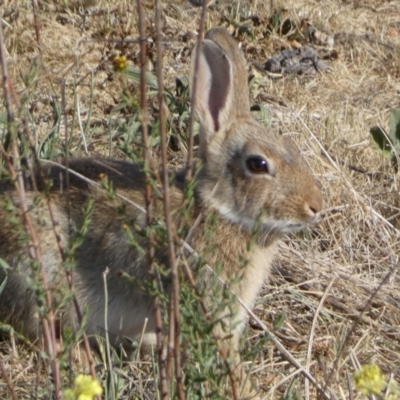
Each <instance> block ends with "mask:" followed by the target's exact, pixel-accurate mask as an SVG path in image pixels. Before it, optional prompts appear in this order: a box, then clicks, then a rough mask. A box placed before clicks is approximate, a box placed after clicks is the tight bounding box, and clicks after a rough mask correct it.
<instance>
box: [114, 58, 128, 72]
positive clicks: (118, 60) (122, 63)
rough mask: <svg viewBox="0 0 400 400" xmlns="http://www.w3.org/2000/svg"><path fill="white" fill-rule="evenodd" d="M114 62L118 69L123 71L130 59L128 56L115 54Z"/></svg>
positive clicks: (115, 67)
mask: <svg viewBox="0 0 400 400" xmlns="http://www.w3.org/2000/svg"><path fill="white" fill-rule="evenodd" d="M112 63H113V65H114V69H115V70H116V71H122V70H124V69H125V68H126V67H127V66H128V59H127V58H126V56H115V57H114V58H113V60H112Z"/></svg>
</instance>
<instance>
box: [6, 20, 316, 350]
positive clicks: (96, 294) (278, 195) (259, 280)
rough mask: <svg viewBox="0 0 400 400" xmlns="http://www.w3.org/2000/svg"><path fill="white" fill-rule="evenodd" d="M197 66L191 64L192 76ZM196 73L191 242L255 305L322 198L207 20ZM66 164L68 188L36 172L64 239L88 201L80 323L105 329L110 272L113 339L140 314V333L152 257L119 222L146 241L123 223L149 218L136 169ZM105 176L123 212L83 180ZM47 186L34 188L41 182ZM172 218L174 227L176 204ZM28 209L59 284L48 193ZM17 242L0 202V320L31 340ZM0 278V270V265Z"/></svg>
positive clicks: (58, 175)
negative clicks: (256, 105)
mask: <svg viewBox="0 0 400 400" xmlns="http://www.w3.org/2000/svg"><path fill="white" fill-rule="evenodd" d="M193 74H194V66H193V64H192V66H191V75H192V77H193ZM196 77H197V82H198V90H197V95H196V104H195V110H196V112H197V114H198V116H199V119H200V122H201V132H200V150H199V155H200V158H201V162H202V166H201V169H200V171H199V172H198V173H197V175H196V189H195V206H194V207H193V209H192V211H191V214H190V217H189V221H188V222H187V225H188V226H189V227H192V230H191V232H190V234H189V239H188V242H189V244H190V245H191V247H193V248H194V250H195V251H196V252H197V253H198V254H202V255H204V257H205V259H206V261H207V264H209V265H210V266H211V267H214V266H218V268H217V269H216V270H217V271H218V273H219V274H220V277H221V278H222V279H223V280H224V281H226V282H228V283H229V284H230V288H231V289H232V290H233V291H234V292H235V294H236V295H237V296H238V297H240V298H241V300H243V301H244V303H245V304H246V305H247V306H248V307H249V308H251V307H253V305H254V302H255V299H256V297H257V294H258V293H259V291H260V289H261V286H262V284H263V283H264V281H265V280H266V279H267V277H268V274H269V270H270V266H271V262H272V259H273V255H274V252H275V243H276V240H277V239H279V238H280V237H281V236H282V235H283V234H285V233H286V232H290V231H293V230H297V229H299V228H302V227H304V226H305V225H307V224H308V223H315V222H316V221H317V220H318V216H319V213H320V211H321V209H322V197H321V194H320V191H319V190H318V188H317V187H316V184H315V181H314V178H313V177H312V174H311V172H310V171H309V168H308V167H307V166H306V165H305V163H304V162H303V160H302V158H301V156H300V154H299V152H298V151H297V149H296V147H295V146H294V144H293V143H292V142H291V141H290V140H289V139H287V138H285V137H282V136H280V135H277V134H273V133H271V132H269V131H268V130H267V129H266V128H265V127H264V126H263V125H261V124H260V123H258V122H256V121H254V120H253V119H252V118H251V115H250V102H249V98H248V86H247V70H246V62H245V59H244V57H243V55H242V53H241V52H240V50H239V48H238V46H237V44H236V42H235V40H234V39H233V38H232V37H231V36H230V35H229V34H228V33H227V32H226V31H225V30H223V29H221V28H215V29H212V30H211V31H209V32H208V33H207V35H206V38H205V40H204V42H203V44H202V48H201V51H200V63H199V69H198V72H197V75H196ZM68 168H69V169H70V170H71V172H70V173H69V189H68V190H67V179H66V172H65V167H63V166H53V167H45V168H44V172H45V175H46V176H48V177H49V179H50V180H51V181H52V182H53V185H52V189H51V192H50V197H51V198H52V202H51V203H52V207H53V210H54V215H55V219H56V221H57V222H58V225H59V226H58V227H57V230H58V231H59V232H60V235H61V239H62V243H63V245H64V246H65V247H66V248H68V245H69V243H70V242H71V229H70V227H71V226H72V227H74V228H77V229H79V228H80V226H81V224H82V221H83V215H84V213H83V207H84V205H85V204H86V203H87V202H88V201H89V200H93V201H94V205H93V212H92V215H91V217H90V224H89V227H88V231H87V233H86V234H85V236H84V239H83V242H82V243H81V244H80V246H79V247H78V248H77V249H76V251H75V261H76V266H75V267H74V269H73V289H74V293H75V294H76V295H77V298H78V302H79V304H80V307H81V309H82V310H86V312H87V325H86V330H87V332H88V333H89V334H98V335H104V333H105V329H106V324H105V284H104V277H103V274H104V272H105V271H106V270H107V271H108V272H107V274H106V282H107V284H106V287H107V296H108V303H107V309H108V310H107V311H108V312H107V328H108V329H107V331H108V334H109V336H110V339H111V340H112V341H113V342H114V343H115V344H117V343H119V342H120V341H121V340H122V339H123V338H124V337H129V338H137V337H138V336H140V334H141V333H142V330H143V326H144V324H145V320H146V319H148V324H147V332H149V333H151V332H154V322H153V307H152V299H151V297H150V295H148V294H146V292H145V291H144V290H143V289H141V288H140V285H139V284H138V282H139V283H140V282H144V281H146V279H148V278H149V266H148V264H147V262H146V257H145V255H144V253H143V252H139V251H138V250H137V247H136V246H134V245H133V244H132V242H130V239H129V234H128V232H129V230H128V229H127V227H126V226H128V228H129V229H130V230H131V232H132V234H133V235H135V240H136V241H138V242H139V243H140V244H141V245H142V246H143V247H146V243H145V241H144V239H143V236H141V235H139V234H135V232H134V230H132V229H131V228H132V226H133V224H132V221H135V224H136V225H137V226H139V227H144V226H145V222H146V216H145V213H144V212H143V209H144V204H145V197H144V186H145V184H144V182H145V178H144V174H143V172H142V171H141V170H140V168H139V167H138V166H137V165H135V164H132V163H129V162H124V161H116V160H101V159H91V158H86V159H76V160H70V161H69V165H68ZM73 171H75V172H73ZM76 173H77V174H76ZM81 175H82V176H84V177H86V178H88V179H89V181H88V180H87V179H83V178H82V176H81ZM105 176H107V177H108V180H109V181H110V182H112V183H113V187H114V188H115V191H116V193H117V195H118V196H119V197H118V198H117V202H118V204H119V205H120V206H121V205H123V206H124V207H125V210H124V212H123V213H118V212H117V211H116V207H117V205H118V204H116V201H112V200H110V199H109V197H107V195H106V193H105V190H104V189H103V188H101V187H99V185H96V184H94V183H90V180H91V181H99V179H100V178H104V177H105ZM39 181H40V180H39ZM39 183H40V182H39ZM26 186H27V188H28V189H27V195H26V197H27V202H28V206H32V204H33V203H34V198H35V192H34V191H33V185H32V181H31V180H30V179H27V181H26ZM43 189H44V188H40V187H39V191H40V190H43ZM0 192H1V193H5V198H11V199H12V201H13V202H14V205H16V206H18V199H17V196H16V194H15V190H14V189H13V187H11V185H10V184H6V183H4V182H3V183H0ZM3 198H4V197H3ZM182 201H183V192H182V182H179V180H176V181H175V183H174V184H173V185H172V187H171V194H170V202H171V209H172V210H177V209H178V208H179V207H180V206H181V204H182ZM132 203H135V204H136V206H135V205H133V204H132ZM137 206H139V207H137ZM159 208H160V209H157V207H156V211H155V212H156V217H157V218H162V212H161V207H159ZM16 209H18V207H17V208H16ZM173 215H174V217H173V218H174V219H175V223H176V224H178V225H179V221H178V218H179V213H177V212H174V214H173ZM30 216H31V218H32V220H33V222H34V227H35V231H36V233H37V235H38V239H39V243H40V248H41V253H42V255H43V265H44V267H45V270H46V275H47V278H48V280H49V282H50V286H51V288H52V289H53V290H54V291H57V290H58V288H59V287H62V286H65V281H66V278H65V271H64V270H63V268H61V267H60V264H61V257H60V253H59V248H58V245H57V242H56V240H55V235H54V231H53V226H52V225H53V224H52V221H51V218H50V215H49V211H48V207H47V204H46V202H45V201H44V200H42V201H41V202H39V204H38V205H36V206H35V207H32V210H31V211H30ZM19 239H20V238H19V237H18V234H17V233H16V230H15V227H14V225H13V224H12V222H10V212H9V211H6V209H5V207H0V258H3V259H4V260H6V262H7V263H8V264H9V265H10V266H11V269H10V270H9V271H8V273H7V274H8V277H7V279H8V280H7V282H6V285H5V287H4V290H3V292H2V293H1V294H0V318H1V319H2V320H6V321H8V322H10V323H12V324H13V325H14V326H22V327H23V328H24V329H25V332H26V333H28V334H29V335H30V336H31V337H36V335H37V331H38V326H40V324H39V321H38V317H37V312H36V309H37V300H36V298H35V295H34V290H33V289H32V288H31V289H30V287H31V285H30V282H29V280H28V279H27V277H29V276H30V275H31V261H30V259H29V257H28V253H29V246H28V241H25V242H23V241H21V240H19ZM166 254H167V252H166V250H165V251H163V250H162V249H160V250H157V252H156V257H157V260H158V262H159V263H161V264H165V265H168V262H167V255H166ZM121 272H124V273H125V275H129V276H131V277H133V278H134V279H135V280H136V282H132V281H131V280H129V279H127V278H126V276H123V274H121ZM211 275H212V274H202V275H201V277H200V278H199V277H197V284H198V285H199V287H200V286H201V287H205V288H206V294H207V293H208V294H209V295H208V294H207V295H206V296H205V299H206V301H205V302H206V306H212V304H211V303H212V293H213V291H214V290H215V288H214V287H213V285H217V284H218V282H216V281H215V279H214V278H212V277H211ZM2 276H3V277H4V276H5V273H2V272H1V269H0V277H2ZM199 280H200V281H199ZM207 290H208V291H209V292H207ZM234 308H235V309H236V311H237V313H236V316H235V317H233V319H228V321H230V322H232V324H230V326H228V329H232V330H233V337H232V341H231V343H229V342H228V343H227V348H228V349H229V351H234V352H235V351H236V349H237V344H238V338H239V335H240V332H241V330H242V328H243V326H244V323H245V320H246V312H245V311H244V309H243V308H242V307H239V306H237V307H234ZM224 317H226V315H225V313H224ZM63 320H64V324H67V325H75V324H76V317H75V312H74V309H73V308H72V306H71V307H70V308H69V309H67V310H66V311H65V314H64V315H63ZM216 333H217V334H219V333H220V332H216Z"/></svg>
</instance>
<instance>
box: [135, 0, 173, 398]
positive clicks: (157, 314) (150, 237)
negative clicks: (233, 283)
mask: <svg viewBox="0 0 400 400" xmlns="http://www.w3.org/2000/svg"><path fill="white" fill-rule="evenodd" d="M137 10H138V23H139V36H140V107H141V123H142V124H141V130H142V144H143V161H144V165H143V169H144V172H145V174H146V186H145V208H146V225H147V228H148V229H147V232H148V233H147V242H148V243H147V244H148V246H147V250H146V256H147V263H148V265H149V270H150V276H151V277H152V278H153V279H154V281H155V283H156V284H157V286H158V287H159V285H158V274H157V269H156V268H157V267H156V265H155V262H154V232H153V230H152V229H151V225H152V222H153V201H152V197H153V189H152V186H151V182H150V178H151V171H150V156H151V151H150V146H149V141H148V132H147V91H146V50H147V49H146V44H147V41H146V38H145V27H144V15H143V5H142V1H141V0H137ZM153 309H154V324H155V329H156V338H157V348H156V351H157V356H158V357H157V358H158V364H159V372H160V383H159V389H160V392H161V399H168V392H169V385H168V380H167V375H166V366H165V358H164V356H163V341H162V332H163V329H162V318H161V309H160V299H159V297H158V296H157V295H155V296H154V298H153Z"/></svg>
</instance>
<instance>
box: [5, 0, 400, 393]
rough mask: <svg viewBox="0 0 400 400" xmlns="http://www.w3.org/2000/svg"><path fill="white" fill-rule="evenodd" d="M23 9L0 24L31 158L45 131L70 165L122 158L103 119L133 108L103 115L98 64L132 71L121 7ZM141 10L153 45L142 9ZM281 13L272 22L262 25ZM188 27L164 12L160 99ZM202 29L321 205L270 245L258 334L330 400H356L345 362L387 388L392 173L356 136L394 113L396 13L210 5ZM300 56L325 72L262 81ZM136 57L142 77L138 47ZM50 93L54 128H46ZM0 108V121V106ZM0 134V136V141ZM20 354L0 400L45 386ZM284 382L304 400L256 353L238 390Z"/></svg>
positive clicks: (366, 7)
mask: <svg viewBox="0 0 400 400" xmlns="http://www.w3.org/2000/svg"><path fill="white" fill-rule="evenodd" d="M35 3H36V2H35V1H33V2H32V3H30V2H23V1H19V0H18V1H14V2H7V1H5V2H4V0H3V4H2V8H3V17H2V18H3V21H4V22H3V30H4V36H5V48H6V51H7V64H8V69H9V75H10V79H11V82H12V85H13V93H14V94H15V97H16V98H14V99H13V101H14V104H19V105H20V106H21V107H24V108H27V109H29V115H30V117H31V120H30V121H29V124H30V126H31V129H32V132H33V133H34V135H35V139H36V142H37V145H38V144H39V143H42V142H46V140H47V139H46V138H48V136H49V132H52V129H53V127H54V124H55V123H56V125H57V131H58V132H59V136H57V137H54V138H53V139H52V140H55V141H56V142H58V143H63V142H64V141H65V140H66V137H67V135H69V137H70V138H71V148H70V150H71V153H73V154H74V155H84V154H85V153H86V152H88V153H90V154H101V155H105V156H108V155H112V156H114V157H122V156H123V153H122V152H121V150H119V149H118V147H117V144H119V143H120V141H121V140H123V135H120V134H119V132H120V131H119V130H118V129H119V125H118V120H119V119H123V118H125V117H126V116H127V114H130V113H132V112H133V111H134V110H135V105H134V104H133V105H132V104H131V108H129V107H128V106H125V107H124V108H120V109H118V110H117V111H115V107H117V106H118V105H119V104H121V103H122V99H121V91H122V88H121V80H120V79H118V76H116V75H115V73H114V72H113V66H112V60H113V59H114V57H115V56H116V55H126V56H127V59H128V60H129V63H130V64H131V65H134V66H137V65H138V54H139V46H138V44H137V38H138V29H137V13H136V6H135V4H133V3H132V2H126V1H125V0H118V1H114V2H106V1H104V0H101V1H99V2H91V1H64V2H63V1H60V2H58V1H57V2H55V1H54V2H53V1H48V2H42V1H40V2H38V5H37V7H38V8H37V16H38V22H37V23H36V25H35V23H34V10H33V9H32V5H33V4H35ZM143 3H144V7H145V10H146V23H147V33H148V35H149V39H153V38H154V23H153V21H154V14H153V3H152V2H151V1H144V2H143ZM281 7H284V8H285V10H286V11H284V12H280V13H277V12H276V10H281ZM199 14H200V11H199V8H196V7H194V6H193V5H192V4H191V3H190V2H188V1H175V2H165V5H164V19H163V34H164V35H165V59H164V60H163V62H164V73H165V85H166V87H167V88H169V89H170V90H171V92H174V91H175V86H176V83H175V79H176V77H181V76H183V75H185V74H187V72H188V65H189V56H190V52H191V49H192V47H193V44H194V42H195V38H196V30H197V27H198V20H199ZM272 17H277V18H278V20H279V22H278V23H274V22H273V19H272ZM287 20H289V21H290V24H289V26H286V27H285V21H287ZM215 25H223V26H225V27H227V28H228V29H229V30H230V31H231V33H233V34H234V35H235V36H236V37H237V39H238V40H239V41H240V42H241V44H242V48H243V49H244V51H245V53H246V56H247V59H248V61H249V63H251V64H252V66H253V67H252V70H251V71H249V73H250V74H251V76H252V81H251V82H252V83H251V90H252V95H253V103H257V104H261V105H262V107H263V109H265V110H267V113H268V114H269V118H268V123H269V124H270V128H271V129H273V130H278V131H280V132H281V133H282V134H285V135H290V136H291V137H293V139H294V140H295V141H296V143H297V144H298V146H299V147H300V148H301V150H302V152H303V154H304V155H305V158H306V159H307V161H308V162H309V163H310V165H311V167H312V169H313V171H314V173H315V175H316V177H317V179H318V181H319V183H320V186H321V189H322V191H323V195H324V198H325V202H326V208H325V211H324V218H323V221H322V222H321V223H320V225H319V227H318V228H316V229H314V230H313V231H310V232H305V233H303V234H301V235H299V236H291V237H290V238H288V239H287V240H286V241H285V242H283V243H281V245H280V252H279V257H278V258H277V260H276V263H275V271H274V274H273V277H272V279H271V281H270V282H269V283H268V284H266V286H265V291H264V292H263V294H262V296H261V297H260V299H259V301H258V304H257V306H256V309H255V311H256V314H257V316H258V317H259V318H260V319H261V320H262V321H263V322H264V323H265V324H266V325H267V326H268V327H269V328H270V329H271V330H274V327H277V326H278V325H279V329H278V328H276V329H275V330H274V332H275V334H276V336H277V338H278V339H279V340H280V341H281V343H282V344H283V345H284V346H285V348H286V349H287V350H288V351H289V352H290V353H291V354H292V355H293V356H294V358H295V359H297V360H298V361H299V362H300V363H301V365H303V366H304V367H305V368H306V369H308V370H309V371H310V373H311V375H312V376H313V377H314V378H315V380H316V381H317V382H318V383H320V384H324V383H326V384H327V385H328V386H330V387H331V388H332V390H333V392H334V393H335V395H336V398H338V399H350V398H353V399H358V398H363V396H362V394H361V393H358V392H357V391H355V389H354V385H353V383H352V381H351V375H352V373H353V372H354V371H355V370H356V369H357V368H359V366H360V365H362V364H367V363H372V362H373V363H376V364H378V365H379V366H380V368H381V369H382V371H383V372H384V374H385V376H386V378H387V379H389V378H390V377H394V378H395V379H397V380H398V377H399V376H400V336H399V335H400V334H399V331H400V277H399V267H398V263H399V254H400V219H399V215H400V214H399V212H400V203H399V183H398V181H397V177H398V175H396V174H395V173H394V171H393V168H392V166H391V164H390V162H389V160H388V159H387V158H385V157H383V156H382V154H381V153H380V152H379V151H378V150H377V149H376V147H375V146H374V144H373V143H372V141H371V139H370V137H369V129H370V127H372V126H374V125H381V126H386V125H387V121H388V115H389V112H390V110H391V109H392V108H396V107H399V100H400V5H399V3H398V2H397V1H378V0H367V1H362V2H361V1H339V0H335V1H330V0H323V1H314V0H300V1H286V2H282V1H271V2H262V1H259V2H257V1H252V2H250V1H248V2H247V1H238V2H236V1H235V2H230V1H220V2H218V1H216V2H214V4H212V5H211V6H210V7H209V10H208V14H207V21H206V27H207V28H209V27H211V26H215ZM286 25H287V24H286ZM35 26H36V28H37V30H36V32H35ZM303 45H309V46H312V47H313V48H314V49H315V50H316V51H317V52H318V54H330V55H332V54H333V56H330V57H328V58H327V59H326V61H324V62H325V63H326V64H327V66H328V70H327V71H325V72H321V71H319V70H318V69H316V70H315V71H313V72H310V73H305V74H302V75H298V74H288V75H281V74H279V73H270V72H269V71H266V70H265V69H263V67H262V66H263V65H264V64H265V62H266V61H267V60H268V59H269V58H270V57H272V56H274V55H276V54H279V53H280V52H281V51H282V49H283V48H287V47H288V46H292V47H295V48H296V47H299V46H303ZM148 56H149V60H150V63H149V69H150V71H154V68H155V64H154V63H156V59H155V56H156V52H155V47H154V46H152V45H151V44H150V45H149V54H148ZM130 90H131V91H132V92H133V93H135V90H136V91H137V87H135V86H134V85H133V84H132V85H131V86H130ZM63 91H65V104H64V105H63V110H64V111H63V115H62V117H61V116H60V117H58V118H55V115H56V114H57V112H56V109H57V107H58V106H59V105H60V104H62V103H63V101H64V100H63V94H62V93H63ZM133 100H135V98H134V96H133ZM124 104H125V103H124ZM125 105H126V104H125ZM1 107H3V105H2V106H1ZM154 107H155V108H156V105H154ZM0 111H1V112H0V114H1V115H0V119H1V118H3V112H4V111H5V109H4V108H0ZM2 121H4V119H2ZM168 121H169V123H170V126H171V129H170V132H169V134H170V135H172V136H173V139H172V143H176V146H175V147H176V148H175V147H174V146H173V145H171V146H170V150H169V157H170V159H171V162H173V163H179V162H181V160H182V159H183V158H184V157H185V153H186V147H185V141H184V139H183V136H184V133H185V129H186V125H185V124H184V123H183V125H181V124H180V119H179V115H178V114H177V113H174V112H170V114H169V115H168ZM3 126H4V124H3ZM0 129H3V127H0ZM4 135H5V131H0V138H1V139H2V140H4ZM82 137H84V138H85V139H84V140H82ZM38 148H39V146H38ZM55 148H57V146H55ZM59 148H61V145H60V146H59ZM177 149H179V151H178V150H177ZM60 151H61V150H60ZM39 155H40V154H39ZM263 335H264V333H263V331H262V330H261V329H260V327H259V325H258V324H257V323H256V322H255V321H253V320H250V327H249V329H248V331H247V332H246V335H245V336H246V344H245V346H246V345H247V347H249V348H251V347H253V346H255V345H256V343H257V342H258V341H259V340H260V338H261V336H263ZM32 350H35V351H37V350H38V348H35V349H32V348H30V347H29V346H27V345H23V346H20V345H16V344H15V343H14V341H13V340H11V341H10V340H7V341H3V342H1V344H0V360H1V362H0V364H1V365H2V370H1V372H0V376H2V378H1V381H0V397H1V398H12V397H13V394H12V393H11V392H10V385H7V382H6V379H5V375H7V376H8V377H9V380H10V381H11V382H12V385H11V387H13V389H14V391H15V396H16V397H14V398H47V397H45V396H46V395H45V394H43V393H44V391H43V388H45V387H46V386H47V385H50V380H51V378H50V376H49V374H48V370H47V367H46V366H45V364H44V363H43V362H39V361H38V357H37V355H36V352H35V351H32ZM80 357H81V353H80V350H79V349H77V354H75V355H74V356H73V359H71V363H74V365H76V366H75V367H74V368H75V369H76V370H81V371H85V370H86V368H87V367H86V366H85V360H82V359H80ZM149 370H150V368H149V367H148V366H146V365H145V364H143V363H138V364H136V363H133V362H132V363H126V364H124V366H121V368H119V369H118V373H120V374H121V375H122V376H124V377H127V382H129V383H128V384H127V387H125V388H124V390H123V391H122V392H121V393H123V396H122V397H121V395H120V397H119V398H138V396H139V395H135V394H134V392H135V391H136V393H141V396H142V398H148V397H146V396H148V395H147V394H146V393H147V388H148V386H150V387H151V386H152V382H151V379H152V376H151V373H150V371H149ZM295 376H297V378H298V380H297V383H296V393H297V394H298V395H299V396H300V397H301V398H303V397H304V398H316V392H315V388H314V387H313V386H312V385H308V384H306V383H305V379H304V378H303V377H302V376H301V374H300V373H299V371H297V373H295V368H294V367H293V365H292V364H291V363H289V362H288V361H286V359H285V358H284V357H282V354H281V353H280V352H279V351H277V349H276V347H275V346H274V345H273V344H272V342H270V341H266V343H265V344H264V346H263V348H262V349H260V351H259V352H258V353H257V354H256V355H255V359H254V363H253V365H252V379H253V381H254V382H255V383H256V384H258V385H259V386H260V388H261V389H262V390H263V391H264V393H265V396H266V398H271V399H278V398H280V397H281V396H282V395H283V394H284V393H285V392H286V390H287V389H288V387H289V385H290V383H291V382H292V380H293V378H294V377H295ZM398 382H399V380H398ZM33 393H35V394H33ZM293 398H294V397H293Z"/></svg>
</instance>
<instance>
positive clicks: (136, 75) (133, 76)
mask: <svg viewBox="0 0 400 400" xmlns="http://www.w3.org/2000/svg"><path fill="white" fill-rule="evenodd" d="M123 74H124V75H125V76H126V77H127V78H128V79H130V80H131V81H133V82H135V83H137V84H139V83H140V69H139V68H135V67H130V66H128V67H126V69H124V70H123ZM146 84H147V85H148V86H149V87H150V88H151V89H158V82H157V77H155V76H154V75H153V74H152V73H150V72H148V71H147V72H146Z"/></svg>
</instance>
